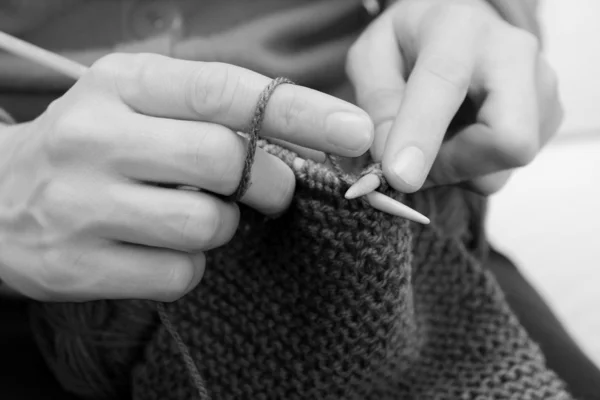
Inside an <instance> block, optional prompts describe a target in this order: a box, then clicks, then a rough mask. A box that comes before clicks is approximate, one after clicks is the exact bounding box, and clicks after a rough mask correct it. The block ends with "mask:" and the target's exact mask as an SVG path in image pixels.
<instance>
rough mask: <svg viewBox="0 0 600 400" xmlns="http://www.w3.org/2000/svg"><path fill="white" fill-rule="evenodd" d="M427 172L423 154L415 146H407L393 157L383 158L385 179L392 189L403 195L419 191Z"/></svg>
mask: <svg viewBox="0 0 600 400" xmlns="http://www.w3.org/2000/svg"><path fill="white" fill-rule="evenodd" d="M427 172H428V171H427V162H426V158H425V153H424V152H423V151H422V150H421V149H420V148H418V147H417V146H414V145H413V146H408V147H405V148H403V149H401V150H400V151H398V152H397V153H396V154H394V155H391V156H387V155H386V156H384V161H383V173H384V175H385V177H386V178H387V180H388V182H389V184H390V185H391V186H392V187H393V188H394V189H396V190H398V191H401V192H403V193H413V192H416V191H417V190H419V189H420V188H421V186H422V185H423V182H424V181H425V178H426V177H427Z"/></svg>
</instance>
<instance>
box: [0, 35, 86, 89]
mask: <svg viewBox="0 0 600 400" xmlns="http://www.w3.org/2000/svg"><path fill="white" fill-rule="evenodd" d="M0 47H1V48H3V49H4V50H6V51H8V52H9V53H13V54H15V55H18V56H21V57H23V58H26V59H29V60H31V61H33V62H36V63H38V64H41V65H44V66H46V67H48V68H52V69H53V70H55V71H57V72H60V73H62V74H64V75H67V76H69V77H71V78H73V79H79V77H80V76H81V75H83V74H84V73H85V71H86V70H87V68H86V67H85V66H83V65H81V64H79V63H76V62H75V61H72V60H69V59H68V58H65V57H62V56H60V55H58V54H56V53H53V52H51V51H48V50H45V49H42V48H40V47H37V46H35V45H33V44H31V43H28V42H26V41H24V40H21V39H18V38H16V37H14V36H11V35H9V34H7V33H4V32H2V31H0Z"/></svg>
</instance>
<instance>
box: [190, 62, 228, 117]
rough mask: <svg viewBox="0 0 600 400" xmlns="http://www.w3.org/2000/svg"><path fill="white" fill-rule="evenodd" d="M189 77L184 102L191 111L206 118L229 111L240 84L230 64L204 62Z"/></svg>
mask: <svg viewBox="0 0 600 400" xmlns="http://www.w3.org/2000/svg"><path fill="white" fill-rule="evenodd" d="M189 79H190V82H189V83H188V84H187V85H186V87H187V88H189V89H188V91H187V93H186V95H185V102H186V104H187V107H188V108H189V109H190V110H191V111H192V112H193V113H195V114H197V115H199V116H200V117H203V118H206V117H209V116H212V117H220V116H222V115H225V114H227V113H228V112H230V111H231V108H232V107H233V104H234V100H235V97H236V94H237V92H238V91H239V86H240V79H239V77H237V74H235V73H234V71H233V67H232V66H230V65H227V64H222V63H205V64H202V65H201V66H200V68H198V70H197V71H196V72H195V73H193V74H192V75H191V77H190V78H189Z"/></svg>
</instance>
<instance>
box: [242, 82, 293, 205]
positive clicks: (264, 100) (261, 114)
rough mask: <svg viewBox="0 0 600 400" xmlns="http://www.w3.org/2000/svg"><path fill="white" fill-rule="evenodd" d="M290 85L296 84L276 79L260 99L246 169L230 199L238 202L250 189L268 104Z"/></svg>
mask: <svg viewBox="0 0 600 400" xmlns="http://www.w3.org/2000/svg"><path fill="white" fill-rule="evenodd" d="M284 83H288V84H291V85H293V84H294V82H292V81H291V80H289V79H287V78H283V77H279V78H275V79H273V80H272V81H271V83H269V85H267V87H266V88H265V89H264V90H263V91H262V93H261V94H260V97H259V98H258V102H257V103H256V108H255V109H254V116H253V117H252V122H251V123H250V128H249V129H248V136H249V138H248V146H247V149H246V160H245V161H244V169H243V170H242V179H241V180H240V183H239V185H238V187H237V189H236V190H235V192H234V193H233V194H232V195H231V196H230V199H231V200H233V201H238V200H240V199H241V198H242V197H244V194H246V191H248V188H249V187H250V184H251V183H252V182H251V179H252V165H253V164H254V156H255V155H256V146H257V142H258V138H259V135H260V130H261V129H262V123H263V121H264V119H265V111H266V109H267V104H268V103H269V100H270V99H271V95H272V94H273V92H275V89H277V87H278V86H279V85H281V84H284Z"/></svg>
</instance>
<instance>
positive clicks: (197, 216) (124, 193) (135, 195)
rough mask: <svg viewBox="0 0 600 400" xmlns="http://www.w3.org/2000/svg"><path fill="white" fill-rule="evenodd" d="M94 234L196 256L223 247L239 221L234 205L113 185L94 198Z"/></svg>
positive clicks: (201, 195) (160, 190) (207, 197)
mask: <svg viewBox="0 0 600 400" xmlns="http://www.w3.org/2000/svg"><path fill="white" fill-rule="evenodd" d="M95 201H96V202H97V204H96V210H97V211H96V215H95V221H94V223H93V224H92V226H91V228H89V231H91V232H92V233H93V234H94V235H95V236H98V237H103V238H105V239H109V240H115V241H119V242H127V243H132V244H138V245H144V246H152V247H161V248H167V249H172V250H180V251H187V252H197V251H204V250H210V249H212V248H215V247H218V246H221V245H223V244H225V243H227V242H228V241H229V240H230V239H231V238H232V237H233V235H234V233H235V231H236V229H237V226H238V223H239V210H238V207H237V206H236V205H235V204H232V203H227V202H224V201H222V200H220V199H218V198H216V197H215V196H212V195H210V194H207V193H202V192H193V191H186V190H174V189H166V188H159V187H153V186H147V185H142V184H130V183H118V184H113V185H110V186H109V187H108V189H107V190H106V192H105V193H104V194H101V195H99V196H98V197H97V198H96V200H95Z"/></svg>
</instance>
